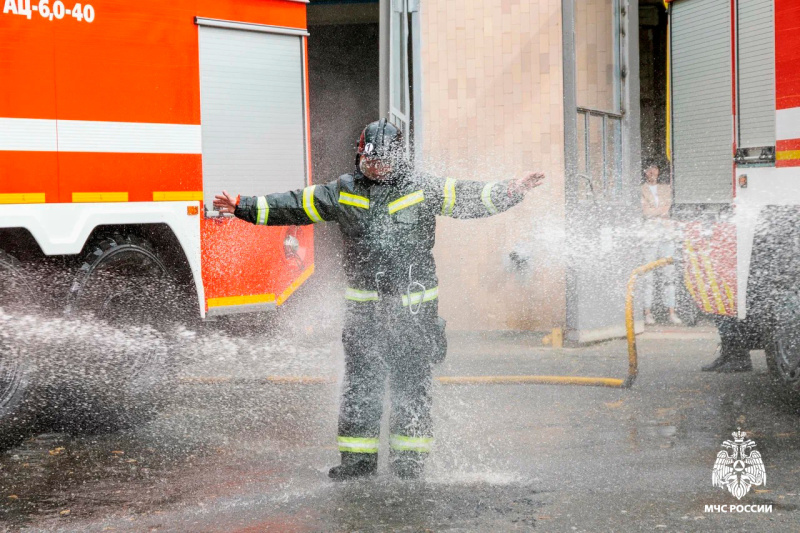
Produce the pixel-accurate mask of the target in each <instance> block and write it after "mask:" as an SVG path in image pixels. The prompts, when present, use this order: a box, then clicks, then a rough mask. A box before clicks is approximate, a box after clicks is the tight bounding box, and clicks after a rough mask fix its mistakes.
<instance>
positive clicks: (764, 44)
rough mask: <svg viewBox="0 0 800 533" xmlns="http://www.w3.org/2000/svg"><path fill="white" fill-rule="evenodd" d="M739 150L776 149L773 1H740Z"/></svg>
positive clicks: (738, 21)
mask: <svg viewBox="0 0 800 533" xmlns="http://www.w3.org/2000/svg"><path fill="white" fill-rule="evenodd" d="M737 23H738V24H737V26H738V34H737V41H738V45H737V50H736V51H737V59H738V62H739V80H738V86H737V88H738V92H739V95H738V96H739V109H738V112H737V113H738V115H739V147H741V148H757V147H762V146H775V23H774V14H773V0H739V2H738V17H737Z"/></svg>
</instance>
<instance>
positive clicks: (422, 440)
mask: <svg viewBox="0 0 800 533" xmlns="http://www.w3.org/2000/svg"><path fill="white" fill-rule="evenodd" d="M389 445H390V446H391V447H392V449H393V450H397V451H411V452H420V453H429V452H430V451H431V447H432V446H433V437H406V436H405V435H391V436H390V437H389Z"/></svg>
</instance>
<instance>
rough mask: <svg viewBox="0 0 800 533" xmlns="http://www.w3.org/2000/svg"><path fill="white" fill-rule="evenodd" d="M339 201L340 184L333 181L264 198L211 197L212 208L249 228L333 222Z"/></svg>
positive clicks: (225, 195) (222, 195)
mask: <svg viewBox="0 0 800 533" xmlns="http://www.w3.org/2000/svg"><path fill="white" fill-rule="evenodd" d="M338 198H339V182H338V181H333V182H331V183H326V184H324V185H309V186H308V187H306V188H305V189H299V190H296V191H290V192H283V193H276V194H268V195H266V196H238V195H231V194H228V192H227V191H223V192H222V194H220V195H217V196H215V197H214V207H215V208H217V210H219V212H220V213H230V214H233V215H235V216H236V217H237V218H241V219H242V220H246V221H247V222H250V223H252V224H260V225H264V226H302V225H306V224H314V223H316V222H324V221H330V220H336V215H337V211H338V206H339V203H338Z"/></svg>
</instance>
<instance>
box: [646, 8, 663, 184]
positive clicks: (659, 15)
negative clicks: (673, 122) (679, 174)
mask: <svg viewBox="0 0 800 533" xmlns="http://www.w3.org/2000/svg"><path fill="white" fill-rule="evenodd" d="M639 94H640V105H641V117H642V119H641V131H642V161H643V162H652V161H655V162H657V163H659V165H660V166H661V168H662V169H664V170H667V168H668V165H667V164H666V163H667V156H666V154H667V13H666V10H665V9H664V3H663V2H662V0H640V2H639ZM664 174H667V172H664ZM665 177H667V176H665Z"/></svg>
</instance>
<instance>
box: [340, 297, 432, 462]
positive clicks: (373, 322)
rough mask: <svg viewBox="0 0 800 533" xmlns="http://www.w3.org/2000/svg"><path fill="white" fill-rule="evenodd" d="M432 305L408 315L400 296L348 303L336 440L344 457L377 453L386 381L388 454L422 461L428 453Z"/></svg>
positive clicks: (430, 401) (428, 304)
mask: <svg viewBox="0 0 800 533" xmlns="http://www.w3.org/2000/svg"><path fill="white" fill-rule="evenodd" d="M436 304H437V302H436V301H435V300H434V301H430V302H425V303H423V304H422V305H421V306H419V307H416V306H414V308H412V309H413V310H415V311H417V310H418V312H417V314H411V312H410V311H409V308H408V307H404V306H403V305H402V304H401V303H400V299H399V297H398V298H384V299H383V300H380V301H371V302H352V301H348V302H347V311H346V317H345V327H344V332H343V334H342V342H343V344H344V354H345V375H344V384H343V390H342V400H341V406H340V411H339V438H338V441H339V451H341V452H342V454H343V458H344V457H345V456H348V455H349V454H351V453H359V454H363V453H377V452H378V438H379V435H380V426H381V416H382V414H383V399H384V395H385V387H386V382H387V380H388V383H389V389H390V394H391V396H390V400H391V414H390V421H389V425H390V433H391V434H390V437H389V444H390V449H391V456H392V458H393V459H397V458H402V457H405V458H409V457H411V458H412V459H413V460H416V461H423V460H424V459H425V457H426V456H427V454H428V452H430V449H431V445H432V444H433V432H432V427H431V426H432V424H431V403H432V390H431V388H432V377H431V367H432V357H433V353H434V351H435V345H434V344H435V340H434V339H435V331H436V329H435V328H437V318H438V311H437V307H438V306H437V305H436Z"/></svg>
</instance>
